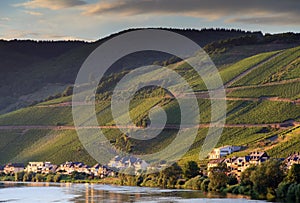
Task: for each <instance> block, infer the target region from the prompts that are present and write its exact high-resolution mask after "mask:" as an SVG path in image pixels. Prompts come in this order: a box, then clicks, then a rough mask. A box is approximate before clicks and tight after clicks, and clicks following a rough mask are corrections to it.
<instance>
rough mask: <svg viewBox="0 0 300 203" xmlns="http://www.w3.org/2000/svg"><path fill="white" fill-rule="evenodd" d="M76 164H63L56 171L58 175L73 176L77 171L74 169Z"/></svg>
mask: <svg viewBox="0 0 300 203" xmlns="http://www.w3.org/2000/svg"><path fill="white" fill-rule="evenodd" d="M73 166H74V164H73V162H69V161H67V162H65V163H62V164H61V165H60V166H59V167H58V168H57V169H56V172H58V173H62V174H71V173H72V172H74V171H75V169H74V167H73Z"/></svg>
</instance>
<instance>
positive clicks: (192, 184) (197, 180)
mask: <svg viewBox="0 0 300 203" xmlns="http://www.w3.org/2000/svg"><path fill="white" fill-rule="evenodd" d="M201 183H202V180H201V176H196V177H194V178H192V179H190V180H188V181H187V182H186V183H185V185H184V188H186V189H192V190H200V189H201Z"/></svg>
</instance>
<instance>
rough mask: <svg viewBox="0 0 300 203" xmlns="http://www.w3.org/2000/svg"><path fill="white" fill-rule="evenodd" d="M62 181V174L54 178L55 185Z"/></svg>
mask: <svg viewBox="0 0 300 203" xmlns="http://www.w3.org/2000/svg"><path fill="white" fill-rule="evenodd" d="M60 180H61V175H60V174H56V175H55V176H54V177H53V181H54V182H55V183H58V182H59V181H60Z"/></svg>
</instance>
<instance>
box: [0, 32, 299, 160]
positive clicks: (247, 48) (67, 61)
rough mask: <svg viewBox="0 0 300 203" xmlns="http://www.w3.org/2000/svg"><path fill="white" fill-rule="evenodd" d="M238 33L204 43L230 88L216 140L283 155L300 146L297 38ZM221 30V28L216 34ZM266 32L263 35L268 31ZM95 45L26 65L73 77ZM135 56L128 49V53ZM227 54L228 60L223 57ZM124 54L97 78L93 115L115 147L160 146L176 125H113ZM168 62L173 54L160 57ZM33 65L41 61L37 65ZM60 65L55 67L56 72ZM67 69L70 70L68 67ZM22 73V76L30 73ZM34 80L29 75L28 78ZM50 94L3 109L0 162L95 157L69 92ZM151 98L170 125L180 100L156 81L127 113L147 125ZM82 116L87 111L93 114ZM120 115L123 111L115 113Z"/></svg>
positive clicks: (187, 73)
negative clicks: (148, 135)
mask: <svg viewBox="0 0 300 203" xmlns="http://www.w3.org/2000/svg"><path fill="white" fill-rule="evenodd" d="M194 32H195V31H193V32H192V33H194ZM190 34H191V33H190ZM231 34H232V33H231ZM240 34H241V33H239V34H238V35H237V36H230V37H237V38H236V40H233V39H231V40H227V41H226V40H225V41H224V40H223V41H218V42H217V43H212V44H209V43H210V42H209V41H210V40H212V39H207V44H209V46H208V47H206V48H207V49H209V50H210V55H211V57H212V59H213V60H214V61H216V65H217V67H218V68H219V70H220V75H221V77H222V79H223V82H224V85H225V88H226V93H227V119H226V126H225V128H224V131H223V133H222V136H221V138H220V140H219V143H218V146H222V145H228V144H231V145H232V144H234V145H242V146H244V150H243V151H242V152H239V153H237V154H234V155H238V154H246V153H248V152H249V151H251V150H253V149H261V150H266V151H267V152H268V153H270V155H272V156H277V157H281V156H286V155H287V154H288V153H290V152H293V151H295V150H296V149H297V147H298V149H299V139H300V137H299V129H298V125H299V124H298V123H297V122H300V105H298V103H297V99H299V95H300V74H299V73H300V61H299V59H300V46H298V43H296V42H294V41H293V42H292V43H291V42H289V43H287V42H286V41H285V40H284V37H283V36H280V38H279V39H280V40H281V41H280V40H279V41H278V36H277V38H275V39H276V40H277V41H276V42H277V43H273V42H272V40H271V42H270V43H269V41H268V43H266V42H265V41H251V43H252V44H249V43H250V41H248V42H247V43H246V42H243V40H245V39H244V38H243V37H240ZM244 34H245V33H244ZM246 34H247V33H246ZM220 37H225V36H222V35H220ZM265 38H266V39H268V37H267V36H266V37H265ZM195 39H198V38H195ZM266 39H264V40H266ZM214 40H215V39H214ZM299 42H300V40H299ZM96 43H101V42H96ZM93 46H94V45H93V44H86V45H85V48H84V49H85V51H82V49H83V48H82V47H76V48H72V50H68V51H65V52H64V53H62V54H60V56H55V58H52V59H51V60H50V59H49V60H47V61H44V62H39V64H35V65H32V66H30V68H31V70H32V77H33V78H34V77H37V78H40V77H41V76H42V75H41V74H42V73H43V74H44V75H45V81H48V82H49V83H56V82H60V81H64V83H63V84H64V85H67V84H71V83H72V77H74V75H76V73H77V72H76V71H74V70H75V69H73V67H74V66H78V63H80V60H83V55H82V53H83V52H84V53H89V52H90V51H91V50H92V47H93ZM152 56H154V55H152ZM134 58H135V57H132V58H131V57H129V61H131V60H133V59H134ZM224 58H226V60H222V59H224ZM154 59H155V60H156V59H158V58H157V57H153V58H151V60H150V59H149V61H147V63H150V62H151V61H152V62H154V61H153V60H154ZM159 59H160V60H162V59H163V58H159ZM129 61H127V62H129ZM127 62H125V61H124V63H123V65H120V66H119V67H115V69H112V70H111V73H109V74H107V76H106V77H105V79H103V80H102V81H101V82H100V83H99V86H98V90H97V93H98V94H97V96H96V102H97V103H96V107H95V110H96V113H97V118H98V122H99V125H101V126H108V128H107V129H103V131H104V134H105V135H106V137H107V138H108V139H109V141H110V142H111V143H112V144H114V145H115V147H116V148H117V149H118V150H124V151H129V150H130V151H133V152H135V153H138V154H149V153H153V152H156V151H159V150H161V149H164V148H165V147H166V146H167V145H168V144H169V143H170V142H171V141H172V140H173V139H174V137H175V136H176V134H177V130H175V129H165V130H164V131H163V132H162V133H161V134H160V135H159V136H157V137H156V138H154V139H152V140H149V141H147V142H146V141H138V140H134V139H131V138H130V139H129V138H127V137H126V135H124V134H122V133H121V132H120V131H119V130H118V129H115V128H114V127H115V122H114V120H113V118H112V113H111V109H110V99H111V93H112V90H113V88H114V86H115V85H116V83H117V82H118V81H119V80H120V79H121V78H122V77H123V76H124V75H125V74H126V73H127V72H128V69H130V68H132V67H128V69H127V68H125V69H124V67H126V64H127ZM162 62H163V61H162ZM169 63H170V60H168V62H166V63H165V64H166V65H168V64H169ZM124 64H125V65H124ZM37 67H43V68H42V69H41V70H39V69H38V68H37ZM168 67H169V68H170V69H172V70H175V71H176V72H178V73H179V74H181V75H182V76H183V77H184V78H185V79H186V81H187V82H188V83H189V84H190V85H191V86H192V87H193V89H194V90H195V91H196V92H197V93H199V95H201V94H200V93H204V92H205V91H207V90H206V87H205V85H204V83H203V81H202V80H201V78H200V77H196V76H195V74H194V71H193V70H192V69H191V67H189V66H188V65H187V64H185V63H182V62H176V61H172V63H171V64H169V65H168ZM77 68H78V67H77ZM43 71H45V72H43ZM72 71H74V72H72ZM58 72H60V76H59V77H58V76H57V73H58ZM71 72H72V74H73V75H72V74H70V73H71ZM144 76H145V78H149V79H153V80H154V79H157V80H158V79H160V78H164V77H167V75H164V74H162V73H161V72H160V70H159V69H158V70H156V71H155V72H152V73H145V74H144ZM22 77H23V78H22ZM22 77H21V79H20V81H21V80H23V79H24V77H30V76H29V75H23V76H22ZM50 78H52V79H53V80H52V79H50ZM133 82H136V84H140V83H142V82H143V81H142V79H139V78H138V79H136V80H135V81H133ZM36 84H37V83H32V85H36ZM40 84H41V85H42V86H43V85H44V82H43V81H41V83H40ZM45 84H46V83H45ZM61 92H62V91H61ZM55 94H56V95H52V96H54V97H51V98H48V100H47V101H42V100H43V99H41V101H40V102H37V103H36V104H34V105H31V106H27V107H24V108H21V109H19V110H16V111H12V112H8V113H4V114H2V115H0V140H1V142H0V154H1V155H0V164H4V163H6V162H9V161H20V162H27V161H30V160H36V161H38V160H41V161H42V160H44V161H45V160H47V161H52V162H54V163H60V162H63V161H67V160H72V161H84V162H86V163H88V164H93V163H95V161H94V159H93V158H91V157H90V156H89V155H88V154H87V152H86V150H85V149H84V147H83V146H82V145H81V143H80V142H79V139H78V137H77V134H76V131H75V130H74V129H73V128H72V126H73V119H72V112H71V111H72V107H71V106H70V101H71V99H72V98H71V96H70V95H65V96H64V94H57V93H55ZM49 95H51V94H50V93H49ZM49 95H47V96H49ZM19 96H20V95H19ZM10 97H11V96H10ZM53 98H54V99H53ZM184 99H189V98H184ZM12 100H13V99H12ZM198 103H199V109H200V111H201V114H200V124H208V123H210V118H211V115H210V113H211V111H210V110H211V102H210V100H209V99H208V98H206V97H201V96H199V98H198ZM25 106H26V105H25ZM156 106H161V107H162V108H164V109H165V111H166V113H167V115H168V120H167V124H168V125H180V110H179V106H178V102H177V101H176V100H175V99H174V98H172V96H170V95H169V93H167V92H165V91H162V90H161V89H159V88H148V89H144V90H141V91H139V92H138V93H137V94H136V96H135V98H134V99H133V100H132V101H131V103H130V116H131V119H132V121H133V122H134V123H135V124H136V125H137V126H144V127H145V125H147V124H148V123H149V118H148V113H149V110H150V109H151V108H153V107H156ZM85 116H86V117H87V118H89V116H90V115H85ZM123 116H124V115H120V119H122V118H123ZM1 126H2V128H1ZM3 126H5V128H4V127H3ZM109 126H110V127H111V129H109ZM206 133H207V127H201V128H200V129H199V131H198V135H197V137H196V140H195V142H194V143H193V145H192V147H191V149H190V151H189V152H188V153H187V154H186V155H185V157H183V158H182V160H181V161H180V162H181V163H183V162H185V161H186V160H190V159H193V160H198V156H199V152H200V149H201V146H202V143H203V141H204V139H205V136H206Z"/></svg>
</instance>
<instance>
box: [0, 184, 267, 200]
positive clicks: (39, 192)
mask: <svg viewBox="0 0 300 203" xmlns="http://www.w3.org/2000/svg"><path fill="white" fill-rule="evenodd" d="M0 202H28V203H29V202H30V203H31V202H92V203H96V202H147V203H148V202H163V203H167V202H209V203H214V202H217V203H218V202H220V203H224V202H225V203H244V202H253V203H254V202H257V203H258V202H259V203H260V202H262V201H253V200H252V201H251V200H247V199H245V198H243V197H241V196H230V195H228V196H220V195H217V194H211V193H203V192H200V191H193V190H169V189H159V188H146V187H128V186H112V185H100V184H53V183H50V184H49V183H15V182H5V183H4V182H3V183H0Z"/></svg>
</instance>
